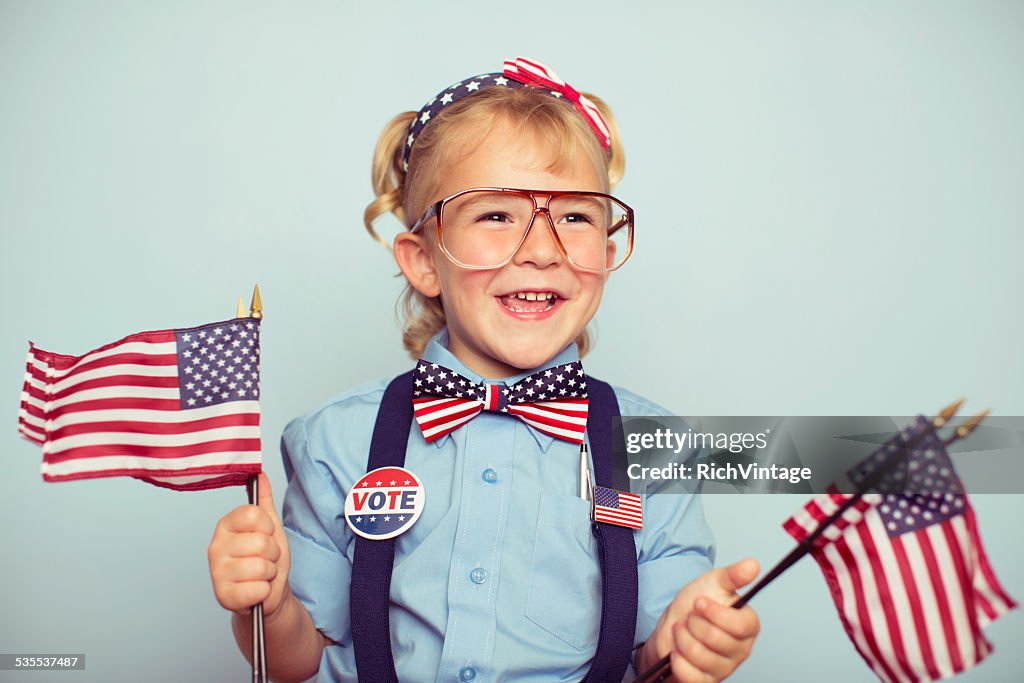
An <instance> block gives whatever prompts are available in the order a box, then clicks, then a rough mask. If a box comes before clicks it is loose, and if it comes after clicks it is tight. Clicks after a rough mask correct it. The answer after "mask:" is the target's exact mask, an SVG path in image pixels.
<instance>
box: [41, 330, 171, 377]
mask: <svg viewBox="0 0 1024 683" xmlns="http://www.w3.org/2000/svg"><path fill="white" fill-rule="evenodd" d="M133 336H134V335H133ZM177 352H178V343H177V341H175V336H174V331H173V330H168V331H167V332H165V333H157V336H155V337H153V338H152V339H151V340H149V341H144V340H135V341H122V342H114V343H113V344H108V345H107V346H104V347H103V348H101V349H97V350H96V351H90V352H89V353H87V354H85V355H83V356H79V357H77V358H76V357H74V356H64V355H62V354H58V353H50V352H49V351H43V350H42V349H39V348H33V349H32V351H30V358H31V359H32V362H33V363H34V364H35V365H37V366H38V367H41V368H43V370H44V371H46V372H48V373H50V375H51V376H52V377H54V378H60V377H64V376H66V375H68V374H70V373H72V372H75V371H77V370H78V369H80V368H81V367H83V366H85V365H88V364H90V363H92V362H94V361H97V360H100V359H103V358H109V357H111V356H123V355H133V354H138V355H145V356H161V355H170V356H174V355H175V354H177Z"/></svg>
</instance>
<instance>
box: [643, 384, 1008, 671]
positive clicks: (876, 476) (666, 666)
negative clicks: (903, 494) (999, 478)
mask: <svg viewBox="0 0 1024 683" xmlns="http://www.w3.org/2000/svg"><path fill="white" fill-rule="evenodd" d="M963 402H964V400H963V399H960V400H959V401H957V402H955V403H953V404H951V405H949V406H947V407H946V408H944V409H943V410H942V412H940V413H939V414H938V416H936V417H935V418H933V419H932V420H931V422H930V423H929V425H928V429H926V430H924V431H923V432H921V433H920V434H917V435H916V436H914V437H913V438H912V439H910V440H909V441H908V442H907V443H906V444H904V446H903V450H905V451H909V450H910V449H912V448H914V447H915V446H917V444H919V443H920V442H921V441H922V440H924V439H925V438H926V437H927V436H928V435H929V434H932V433H934V432H935V431H936V430H938V429H940V428H941V427H943V426H945V425H946V423H947V422H948V421H949V420H950V418H952V417H953V416H954V415H956V412H957V410H959V409H960V406H961V405H963ZM988 412H989V411H988V410H987V409H986V410H983V411H982V412H981V413H979V414H977V415H975V416H974V417H972V418H970V419H969V420H967V422H965V423H964V424H962V425H960V426H959V427H957V428H956V431H955V432H954V433H953V435H952V436H951V437H949V438H948V439H946V440H945V441H944V442H943V443H944V444H945V445H946V446H948V445H949V444H951V443H953V442H954V441H956V440H958V439H965V438H967V436H968V435H969V434H970V433H971V432H973V431H974V429H975V428H976V427H977V426H978V425H979V424H980V423H981V421H982V420H983V419H985V416H986V415H988ZM879 451H881V448H879V449H878V450H876V451H875V452H874V453H872V454H871V455H870V456H868V457H872V456H873V455H874V454H875V453H878V452H879ZM898 461H899V459H898V458H890V459H889V460H888V461H887V462H885V463H884V464H883V465H882V467H879V468H878V469H877V470H875V471H874V472H873V473H872V474H871V475H869V476H867V477H865V478H864V480H863V481H862V482H861V483H860V485H859V486H858V491H857V492H856V493H854V494H853V495H852V496H850V497H849V498H848V499H846V500H845V501H844V502H843V504H842V505H840V506H839V508H838V509H837V510H836V511H835V512H833V513H832V514H831V515H829V516H828V517H827V518H825V520H824V521H823V522H821V524H819V525H818V527H817V528H816V529H815V530H814V531H813V532H812V533H810V534H809V535H808V536H807V537H806V538H805V539H804V540H802V541H801V542H800V544H799V545H797V547H795V548H793V550H791V551H790V552H789V554H787V555H786V556H785V557H784V558H782V561H780V562H779V563H778V564H776V565H775V566H774V567H772V569H771V571H769V572H768V573H767V574H765V575H764V576H763V577H762V578H761V580H760V581H758V582H757V583H756V584H754V586H753V587H751V589H750V590H748V591H747V592H746V593H744V594H743V595H741V596H740V597H739V598H738V599H737V600H736V601H735V602H734V603H732V605H730V606H731V607H733V608H734V609H741V608H743V607H744V606H745V605H746V604H747V603H748V602H750V601H751V600H752V599H753V597H754V596H755V595H757V594H758V593H760V592H761V590H762V589H764V587H765V586H767V585H768V584H770V583H771V582H772V581H774V580H775V579H777V578H779V576H781V575H782V573H783V572H785V571H786V570H787V569H789V568H790V567H792V566H793V565H794V564H796V562H797V561H798V560H800V559H801V558H802V557H803V556H804V555H806V554H807V553H809V552H810V551H811V549H812V547H813V546H814V542H815V541H816V540H817V539H818V538H819V537H820V536H821V535H822V534H823V533H825V530H826V529H828V527H830V526H832V525H833V524H835V523H836V522H837V521H839V519H840V518H841V517H842V516H843V514H844V513H845V512H846V511H847V510H849V509H850V508H851V507H853V506H854V505H856V504H857V501H859V500H861V498H863V496H864V494H865V493H866V492H867V491H868V490H869V489H870V488H871V487H872V486H875V485H876V484H878V483H879V482H880V481H881V480H882V479H883V478H884V477H885V475H887V474H889V472H890V471H891V470H892V468H893V467H895V466H896V464H897V463H898ZM671 675H672V670H671V668H670V656H669V655H666V656H664V657H662V658H661V659H660V660H658V661H657V662H655V664H654V665H653V666H651V667H650V668H649V669H647V670H646V671H644V672H643V673H642V674H641V675H640V676H639V677H638V678H637V679H636V680H635V681H634V683H661V682H662V681H664V680H665V679H667V678H668V677H669V676H671Z"/></svg>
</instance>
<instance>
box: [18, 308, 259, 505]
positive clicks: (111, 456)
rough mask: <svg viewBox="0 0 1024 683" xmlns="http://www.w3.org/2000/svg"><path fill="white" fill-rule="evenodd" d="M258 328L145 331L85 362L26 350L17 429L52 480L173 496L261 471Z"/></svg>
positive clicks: (234, 323) (244, 324)
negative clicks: (105, 483) (118, 484)
mask: <svg viewBox="0 0 1024 683" xmlns="http://www.w3.org/2000/svg"><path fill="white" fill-rule="evenodd" d="M259 333H260V326H259V321H258V320H256V319H252V318H237V319H233V320H227V321H224V322H219V323H211V324H209V325H202V326H199V327H193V328H189V329H170V330H158V331H152V332H140V333H138V334H133V335H130V336H128V337H125V338H124V339H121V340H120V341H116V342H113V343H111V344H107V345H106V346H103V347H100V348H98V349H96V350H94V351H90V352H89V353H86V354H84V355H82V356H67V355H62V354H56V353H51V352H49V351H44V350H42V349H40V348H38V347H36V346H34V345H30V349H29V352H28V362H27V365H26V369H25V382H24V386H23V389H22V393H21V409H20V413H19V418H18V430H19V431H20V432H21V434H22V436H24V437H25V438H26V439H28V440H30V441H32V442H34V443H37V444H39V445H40V446H42V449H43V465H42V473H43V479H44V480H45V481H68V480H74V479H89V478H94V477H112V476H132V477H136V478H138V479H142V480H144V481H148V482H149V483H151V484H156V485H158V486H164V487H167V488H172V489H176V490H192V489H206V488H216V487H220V486H231V485H242V484H245V482H246V480H247V479H248V477H249V476H251V475H252V474H256V473H258V472H259V471H260V469H261V465H260V431H259V424H260V409H259V379H260V378H259V355H260V347H259Z"/></svg>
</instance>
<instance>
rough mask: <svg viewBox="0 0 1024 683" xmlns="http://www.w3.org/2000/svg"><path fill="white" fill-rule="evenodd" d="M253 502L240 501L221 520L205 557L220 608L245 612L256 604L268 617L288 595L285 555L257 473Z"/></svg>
mask: <svg viewBox="0 0 1024 683" xmlns="http://www.w3.org/2000/svg"><path fill="white" fill-rule="evenodd" d="M258 503H259V504H258V505H241V506H239V507H237V508H235V509H234V510H232V511H231V512H229V513H228V514H226V515H224V517H222V518H221V520H220V521H219V522H218V523H217V528H216V529H214V532H213V539H212V540H211V541H210V547H209V549H208V551H207V556H208V557H209V560H210V578H211V579H212V580H213V593H214V595H216V596H217V602H219V603H220V604H221V606H222V607H223V608H224V609H228V610H231V611H232V612H236V613H238V614H241V615H247V614H249V612H250V609H251V608H252V606H253V605H257V604H259V603H261V602H262V603H263V615H264V617H270V616H271V615H273V614H274V613H275V612H276V611H277V610H278V608H279V607H280V606H281V605H282V604H283V602H284V599H285V597H286V596H287V595H288V590H289V589H288V570H289V568H290V566H291V558H290V556H289V553H288V539H287V538H286V537H285V534H284V527H282V526H281V520H280V519H279V518H278V516H277V511H276V510H275V509H274V498H273V496H272V494H271V491H270V480H269V479H267V475H265V474H262V473H261V474H260V475H259V500H258Z"/></svg>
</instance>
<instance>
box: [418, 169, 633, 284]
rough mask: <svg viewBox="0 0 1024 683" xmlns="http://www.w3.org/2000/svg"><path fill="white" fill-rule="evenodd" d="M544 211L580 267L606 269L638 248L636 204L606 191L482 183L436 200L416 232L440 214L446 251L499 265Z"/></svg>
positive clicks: (466, 264)
mask: <svg viewBox="0 0 1024 683" xmlns="http://www.w3.org/2000/svg"><path fill="white" fill-rule="evenodd" d="M538 214H542V215H543V216H544V217H545V218H547V222H548V226H549V228H550V230H551V233H552V235H553V237H554V240H555V243H556V244H557V245H558V248H559V250H560V251H561V252H562V254H563V255H565V257H566V259H567V260H568V261H569V262H570V263H571V264H572V265H573V266H575V267H577V268H580V269H582V270H589V271H595V272H606V271H610V270H615V269H616V268H619V267H620V266H621V265H622V264H623V263H625V262H626V259H628V258H629V255H630V254H631V253H632V251H633V209H631V208H629V207H628V206H626V205H625V204H623V203H622V202H621V201H619V200H618V199H616V198H615V197H612V196H611V195H607V194H602V193H600V192H576V191H556V190H515V189H510V188H497V187H478V188H473V189H469V190H463V191H462V192H457V193H455V194H453V195H452V196H450V197H446V198H445V199H442V200H440V201H438V202H435V203H434V204H432V205H431V206H430V207H429V208H428V209H427V211H426V213H424V214H423V217H422V218H420V219H419V220H418V221H416V223H415V224H414V225H413V226H412V228H411V230H410V231H411V232H416V231H417V230H419V229H420V228H422V227H423V226H424V225H425V224H426V223H427V222H428V221H429V220H430V219H431V218H437V241H438V244H439V245H440V247H441V251H443V252H444V253H445V255H446V256H447V257H448V258H449V259H451V260H452V262H453V263H455V264H456V265H457V266H461V267H462V268H469V269H475V270H483V269H486V268H499V267H501V266H503V265H505V264H506V263H508V262H509V261H511V260H512V257H513V256H514V255H515V253H516V252H517V251H519V248H520V247H521V246H522V245H523V242H525V241H526V237H527V235H528V234H529V232H530V229H531V228H532V227H533V225H534V222H535V220H536V218H537V215H538Z"/></svg>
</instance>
